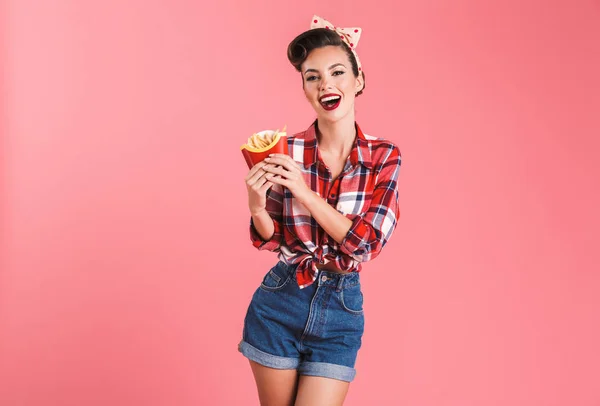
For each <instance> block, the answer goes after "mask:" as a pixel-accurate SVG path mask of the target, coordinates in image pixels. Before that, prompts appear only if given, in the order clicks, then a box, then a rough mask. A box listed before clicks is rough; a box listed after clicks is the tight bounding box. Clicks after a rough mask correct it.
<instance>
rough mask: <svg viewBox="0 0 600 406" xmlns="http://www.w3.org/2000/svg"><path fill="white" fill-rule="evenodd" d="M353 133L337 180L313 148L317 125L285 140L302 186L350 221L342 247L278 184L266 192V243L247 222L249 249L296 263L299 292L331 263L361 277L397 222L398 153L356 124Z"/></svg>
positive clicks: (384, 141)
mask: <svg viewBox="0 0 600 406" xmlns="http://www.w3.org/2000/svg"><path fill="white" fill-rule="evenodd" d="M356 132H357V137H356V139H355V141H354V146H353V147H352V151H351V152H350V156H349V159H348V160H347V161H346V164H345V167H344V169H343V171H342V173H341V174H340V175H339V176H338V177H337V179H335V180H333V179H332V175H331V172H330V171H329V169H328V168H327V167H326V166H325V164H324V163H323V160H322V159H321V156H320V154H319V150H318V148H317V138H316V121H315V122H314V123H313V124H312V125H311V126H310V127H309V128H308V130H306V131H304V132H302V133H298V134H295V135H293V136H291V137H288V147H289V151H290V156H291V157H292V158H293V159H294V161H296V162H298V163H299V164H300V167H301V169H302V173H303V175H304V180H305V182H306V184H307V185H308V186H309V187H310V188H311V189H312V190H313V191H314V192H315V193H317V195H319V196H321V197H322V198H323V199H325V200H327V203H329V204H330V205H331V206H332V207H334V208H336V209H337V211H338V212H340V213H342V214H343V215H345V216H346V217H347V218H349V219H350V220H352V226H351V227H350V230H349V231H348V234H347V235H346V236H345V237H344V240H343V241H342V242H341V244H338V243H337V242H336V241H335V240H334V239H333V238H331V237H330V236H329V235H328V234H327V233H326V232H325V231H324V230H323V228H321V226H319V224H318V223H317V222H316V221H315V219H314V218H312V217H311V215H310V212H309V211H308V210H307V209H306V207H305V206H303V205H302V204H300V203H299V202H298V201H297V200H296V198H295V197H294V196H293V195H292V193H291V192H290V191H289V190H288V189H287V188H285V187H283V186H281V185H273V186H272V187H271V188H270V189H269V190H268V192H267V205H266V210H267V212H268V213H269V215H270V216H271V218H272V219H273V224H274V226H275V232H274V234H273V237H271V239H270V240H269V241H264V240H263V239H262V238H261V236H260V234H258V232H257V231H256V228H255V227H254V223H253V221H252V217H251V218H250V239H251V240H252V243H253V245H254V246H255V247H256V248H258V249H259V250H269V251H274V252H278V257H279V259H280V260H281V261H283V262H285V263H287V264H290V265H291V264H299V265H298V267H297V270H296V272H297V275H296V276H297V280H298V286H299V287H300V288H304V287H307V286H309V285H310V284H312V283H313V281H314V280H315V279H316V278H317V274H318V272H319V270H318V268H317V265H318V264H325V263H328V262H332V261H333V262H334V263H335V265H336V266H337V267H338V268H339V269H342V270H344V271H356V272H360V270H361V262H366V261H370V260H372V259H373V258H375V257H376V256H377V255H379V253H380V252H381V249H382V248H383V246H384V245H385V244H386V242H387V241H388V240H389V239H390V237H391V235H392V232H393V231H394V229H395V227H396V224H397V222H398V218H399V215H400V211H399V207H398V188H397V180H398V172H399V170H400V163H401V156H400V151H399V149H398V147H397V146H395V145H394V144H393V143H391V142H390V141H386V140H384V139H381V138H375V137H371V136H369V135H365V134H363V132H362V131H361V130H360V128H359V127H358V125H356Z"/></svg>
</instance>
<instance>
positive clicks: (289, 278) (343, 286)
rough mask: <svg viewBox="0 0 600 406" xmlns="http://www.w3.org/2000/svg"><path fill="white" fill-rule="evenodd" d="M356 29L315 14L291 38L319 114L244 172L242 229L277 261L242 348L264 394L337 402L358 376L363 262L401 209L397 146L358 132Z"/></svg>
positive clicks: (267, 401)
mask: <svg viewBox="0 0 600 406" xmlns="http://www.w3.org/2000/svg"><path fill="white" fill-rule="evenodd" d="M360 33H361V32H360V29H359V28H345V29H343V28H339V27H335V26H333V25H332V24H331V23H329V22H328V21H326V20H323V19H322V18H320V17H318V16H315V17H313V20H312V24H311V29H310V30H308V31H306V32H304V33H302V34H300V35H299V36H298V37H296V38H295V39H294V40H293V41H292V42H291V43H290V45H289V46H288V59H289V60H290V62H291V63H292V65H293V66H294V67H295V68H296V69H297V70H298V71H299V72H300V73H301V75H302V87H303V89H304V94H305V95H306V99H307V100H308V102H309V103H310V104H311V105H312V107H313V108H314V110H315V112H316V114H317V119H316V121H315V122H314V123H313V124H312V125H311V126H310V127H309V128H308V129H307V130H306V131H304V132H302V133H299V134H295V135H294V136H290V137H288V146H289V151H290V155H291V156H287V155H283V154H274V155H272V156H271V157H270V158H268V159H266V160H265V161H263V162H260V163H258V164H256V165H255V166H254V167H252V169H251V170H250V171H249V173H248V175H247V176H246V179H245V180H246V185H247V189H248V203H249V208H250V213H251V220H250V236H251V239H252V242H253V244H254V246H255V247H256V248H258V249H259V250H270V251H274V252H277V253H278V257H279V262H278V263H277V264H276V265H275V266H274V267H273V268H272V269H271V270H269V272H268V273H267V274H266V275H265V277H264V279H263V281H262V283H261V285H260V287H259V288H258V289H257V290H256V291H255V293H254V295H253V297H252V301H251V303H250V306H249V307H248V312H247V314H246V317H245V321H244V330H243V339H242V341H241V342H240V344H239V351H240V352H241V353H242V354H244V356H246V357H247V358H249V360H250V365H251V368H252V371H253V374H254V378H255V380H256V384H257V388H258V395H259V398H260V402H261V405H294V404H295V405H310V406H315V405H321V404H327V405H330V404H339V405H341V404H342V403H343V401H344V399H345V396H346V393H347V391H348V387H349V384H350V382H351V381H352V380H353V379H354V376H355V373H356V371H355V369H354V364H355V361H356V356H357V352H358V349H359V348H360V346H361V338H362V334H363V329H364V315H363V308H362V306H363V295H362V292H361V286H360V278H359V273H358V272H359V271H360V270H361V263H362V262H366V261H369V260H371V259H373V258H375V257H376V256H377V255H378V254H379V253H380V252H381V249H382V248H383V246H384V245H385V244H386V242H387V241H388V240H389V238H390V237H391V234H392V232H393V230H394V228H395V227H396V223H397V220H398V216H399V209H398V190H397V184H396V182H397V179H398V172H399V169H400V161H401V158H400V152H399V150H398V148H397V147H396V146H395V145H394V144H393V143H391V142H389V141H386V140H384V139H381V138H375V137H371V136H367V135H365V134H363V132H362V131H361V129H360V127H359V126H358V125H357V124H356V122H355V112H354V100H355V97H357V96H358V95H360V94H361V93H362V92H363V90H364V88H365V76H364V73H363V72H362V67H361V65H360V61H359V59H358V56H357V55H356V51H355V48H356V44H357V43H358V39H359V36H360Z"/></svg>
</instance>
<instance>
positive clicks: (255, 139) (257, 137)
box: [246, 127, 285, 149]
mask: <svg viewBox="0 0 600 406" xmlns="http://www.w3.org/2000/svg"><path fill="white" fill-rule="evenodd" d="M281 132H282V133H285V127H284V128H283V130H282V131H281ZM277 134H279V129H277V130H276V131H275V132H270V133H263V134H252V136H251V137H250V138H248V143H247V144H246V145H248V146H249V147H250V148H256V149H262V148H267V147H268V146H269V145H271V144H272V143H273V142H274V141H275V140H276V138H277Z"/></svg>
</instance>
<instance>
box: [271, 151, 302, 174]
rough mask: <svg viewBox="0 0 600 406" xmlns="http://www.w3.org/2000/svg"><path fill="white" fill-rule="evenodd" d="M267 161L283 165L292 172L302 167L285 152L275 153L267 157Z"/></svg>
mask: <svg viewBox="0 0 600 406" xmlns="http://www.w3.org/2000/svg"><path fill="white" fill-rule="evenodd" d="M265 161H266V162H268V163H269V164H273V165H281V166H283V167H284V168H285V169H287V170H288V171H290V172H295V171H300V167H299V166H298V164H297V163H296V161H294V160H293V159H292V158H291V157H289V156H287V155H284V154H275V155H273V156H271V157H269V158H266V159H265Z"/></svg>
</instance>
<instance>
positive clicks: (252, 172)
mask: <svg viewBox="0 0 600 406" xmlns="http://www.w3.org/2000/svg"><path fill="white" fill-rule="evenodd" d="M265 165H266V162H265V161H260V162H259V163H257V164H256V165H254V166H253V167H252V168H250V171H249V172H248V174H247V175H246V177H245V178H244V181H246V182H247V181H248V180H249V179H251V178H252V177H253V176H254V175H256V173H257V172H259V171H260V170H261V169H262V167H263V166H265Z"/></svg>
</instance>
